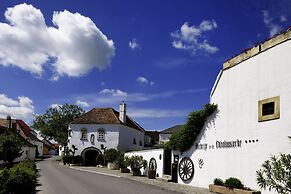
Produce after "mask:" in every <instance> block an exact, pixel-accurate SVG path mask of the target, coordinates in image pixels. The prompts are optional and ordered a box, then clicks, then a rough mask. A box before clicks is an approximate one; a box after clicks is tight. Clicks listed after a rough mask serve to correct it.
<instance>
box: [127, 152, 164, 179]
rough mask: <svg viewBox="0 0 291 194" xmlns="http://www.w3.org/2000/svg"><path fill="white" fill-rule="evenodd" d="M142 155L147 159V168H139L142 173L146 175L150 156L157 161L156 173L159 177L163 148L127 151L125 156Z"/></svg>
mask: <svg viewBox="0 0 291 194" xmlns="http://www.w3.org/2000/svg"><path fill="white" fill-rule="evenodd" d="M133 155H137V156H142V157H143V159H145V160H146V161H147V168H146V169H141V172H142V174H145V175H147V171H148V166H149V162H150V159H151V158H155V160H156V162H157V171H156V173H157V174H158V175H159V177H161V176H162V175H163V171H164V150H163V149H152V150H141V151H135V152H127V153H125V156H129V157H130V156H133Z"/></svg>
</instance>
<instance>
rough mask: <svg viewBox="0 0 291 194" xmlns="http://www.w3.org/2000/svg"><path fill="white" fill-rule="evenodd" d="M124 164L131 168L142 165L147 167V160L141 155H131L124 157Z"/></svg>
mask: <svg viewBox="0 0 291 194" xmlns="http://www.w3.org/2000/svg"><path fill="white" fill-rule="evenodd" d="M125 164H126V165H127V166H130V168H131V170H140V169H141V168H142V167H143V168H146V167H147V161H146V160H144V159H143V157H142V156H136V155H133V156H131V157H125Z"/></svg>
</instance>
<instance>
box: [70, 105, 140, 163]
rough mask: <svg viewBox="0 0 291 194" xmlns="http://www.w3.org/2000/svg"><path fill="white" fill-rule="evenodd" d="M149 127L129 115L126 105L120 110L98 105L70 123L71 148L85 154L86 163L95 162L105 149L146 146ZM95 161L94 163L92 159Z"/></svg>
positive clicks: (137, 148) (126, 148) (121, 106)
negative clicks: (98, 106)
mask: <svg viewBox="0 0 291 194" xmlns="http://www.w3.org/2000/svg"><path fill="white" fill-rule="evenodd" d="M144 133H145V130H144V129H143V128H142V127H141V126H140V125H138V124H137V123H136V122H135V121H134V120H132V119H131V118H130V117H129V116H127V115H126V104H125V103H124V102H122V103H121V104H120V111H119V112H118V111H116V110H114V109H113V108H94V109H92V110H90V111H89V112H87V113H85V114H84V115H82V116H81V117H79V118H77V119H76V120H74V121H73V122H71V123H70V124H69V138H68V147H69V149H72V145H74V146H75V147H76V148H77V150H76V153H75V155H81V156H82V157H83V158H84V163H85V164H86V165H94V163H95V158H96V156H97V155H98V154H99V153H101V151H102V150H104V148H106V149H108V148H116V149H119V150H123V151H127V150H140V149H143V148H144ZM90 161H91V162H92V163H91V162H90Z"/></svg>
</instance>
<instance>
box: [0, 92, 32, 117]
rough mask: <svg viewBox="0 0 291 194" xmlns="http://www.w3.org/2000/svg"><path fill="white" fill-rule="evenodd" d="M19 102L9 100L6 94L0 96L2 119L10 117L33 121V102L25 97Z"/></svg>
mask: <svg viewBox="0 0 291 194" xmlns="http://www.w3.org/2000/svg"><path fill="white" fill-rule="evenodd" d="M17 99H18V100H15V99H12V98H9V97H8V96H7V95H6V94H0V117H1V118H6V117H7V116H8V115H10V116H11V117H12V118H15V119H23V120H29V121H31V120H32V118H33V115H34V106H33V101H32V100H31V99H30V98H28V97H25V96H20V97H18V98H17Z"/></svg>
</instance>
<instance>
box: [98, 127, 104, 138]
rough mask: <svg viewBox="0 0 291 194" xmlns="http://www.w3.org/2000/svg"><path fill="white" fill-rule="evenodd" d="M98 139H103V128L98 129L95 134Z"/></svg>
mask: <svg viewBox="0 0 291 194" xmlns="http://www.w3.org/2000/svg"><path fill="white" fill-rule="evenodd" d="M97 135H98V136H97V138H98V140H104V139H105V130H104V129H98V134H97Z"/></svg>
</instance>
